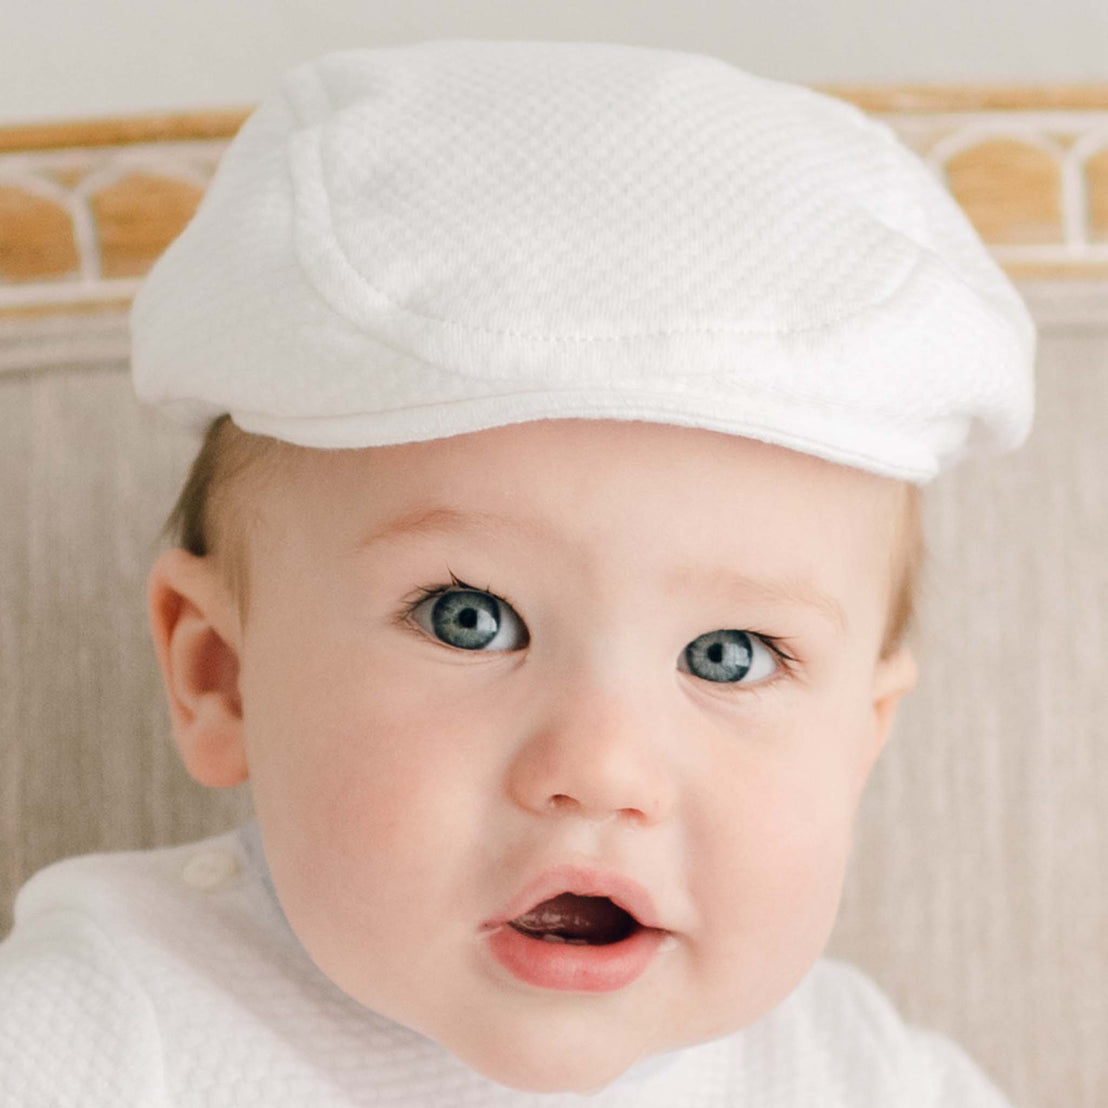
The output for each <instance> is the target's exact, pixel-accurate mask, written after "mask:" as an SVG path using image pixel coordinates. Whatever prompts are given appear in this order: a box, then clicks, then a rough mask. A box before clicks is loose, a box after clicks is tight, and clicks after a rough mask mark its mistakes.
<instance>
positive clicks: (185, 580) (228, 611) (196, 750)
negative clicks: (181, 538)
mask: <svg viewBox="0 0 1108 1108" xmlns="http://www.w3.org/2000/svg"><path fill="white" fill-rule="evenodd" d="M146 602H147V613H148V615H149V617H150V631H151V634H152V635H153V638H154V648H155V650H156V651H157V655H158V664H159V665H160V666H161V671H162V680H163V682H164V683H165V690H166V696H167V697H168V700H169V715H170V721H171V723H172V725H173V738H174V740H175V742H176V744H177V749H178V751H179V752H180V755H181V760H182V761H183V762H184V764H185V768H186V769H187V770H188V771H189V773H190V774H191V775H192V776H193V777H194V778H195V779H196V780H197V781H199V782H200V784H202V785H208V786H211V787H213V788H224V787H227V786H230V785H237V784H239V783H240V782H242V781H245V780H246V778H247V776H248V775H249V774H248V769H247V764H246V749H245V744H244V741H243V721H242V698H241V696H240V693H239V650H240V631H239V620H238V612H237V609H236V605H235V602H234V598H233V597H232V596H231V594H230V592H229V590H228V589H227V587H226V585H225V584H224V583H223V581H222V580H221V578H220V576H219V574H218V572H217V570H216V567H215V565H214V563H213V562H212V559H211V558H199V557H197V556H196V555H194V554H190V553H189V552H188V551H187V550H180V549H173V550H167V551H165V552H164V553H163V554H161V555H160V556H159V557H158V559H157V561H156V562H155V563H154V566H153V568H152V569H151V570H150V577H149V580H148V582H147V589H146Z"/></svg>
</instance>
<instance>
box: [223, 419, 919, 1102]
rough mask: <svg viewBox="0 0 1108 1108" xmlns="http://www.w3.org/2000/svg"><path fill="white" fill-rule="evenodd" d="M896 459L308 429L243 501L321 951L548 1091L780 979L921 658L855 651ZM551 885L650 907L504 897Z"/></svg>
mask: <svg viewBox="0 0 1108 1108" xmlns="http://www.w3.org/2000/svg"><path fill="white" fill-rule="evenodd" d="M900 491H901V490H900V488H899V486H897V485H896V484H895V483H894V482H891V481H886V480H884V479H881V478H878V477H873V476H869V475H866V474H863V473H861V472H860V471H855V470H850V469H846V468H842V467H838V466H835V465H832V464H830V463H826V462H822V461H819V460H816V459H813V458H810V457H806V456H803V455H800V454H796V453H793V452H791V451H788V450H784V449H781V448H778V447H772V446H767V445H764V444H761V443H756V442H753V441H750V440H745V439H740V438H735V437H732V436H727V435H723V434H716V433H713V432H707V431H701V430H693V429H686V428H678V427H673V426H665V425H657V424H644V423H615V422H592V421H581V420H573V421H556V422H545V423H528V424H521V425H517V426H511V427H503V428H498V429H495V430H492V431H484V432H480V433H476V434H471V435H464V436H460V437H457V438H452V439H446V440H440V441H435V442H429V443H417V444H408V445H403V446H398V447H389V448H379V449H374V450H365V451H342V452H324V451H313V452H306V454H305V458H304V463H303V465H302V466H300V467H299V468H298V470H297V472H296V473H295V474H294V476H293V477H292V479H291V481H290V482H289V483H288V484H287V485H284V486H282V489H281V493H280V495H275V494H274V493H273V492H272V491H270V492H268V493H266V494H265V495H264V496H263V497H262V499H261V502H260V513H261V515H260V520H261V522H260V529H259V531H258V532H257V535H256V537H255V538H254V540H253V541H252V546H251V551H252V553H251V590H252V591H251V602H250V612H249V618H248V621H247V625H246V628H245V631H244V632H243V638H242V641H241V643H240V644H239V646H240V666H241V669H240V681H241V685H240V689H241V696H242V703H243V708H244V712H243V715H244V725H243V741H244V744H245V753H246V758H247V761H248V764H249V772H250V778H251V782H252V789H253V793H254V797H255V802H256V808H257V815H258V820H259V823H260V827H261V831H262V836H263V839H264V843H265V847H266V853H267V855H268V858H269V861H270V864H271V867H272V873H273V880H274V883H275V886H276V889H277V893H278V895H279V897H280V900H281V902H282V904H283V906H284V909H285V912H286V914H287V916H288V919H289V921H290V923H291V925H292V927H293V929H294V931H295V932H296V934H297V936H298V937H299V939H300V940H301V942H302V943H303V945H304V947H305V948H306V949H307V951H308V952H309V954H310V956H311V957H312V959H313V960H314V961H315V962H316V964H317V965H318V966H319V968H320V969H321V970H322V971H323V972H324V973H325V974H326V975H327V976H328V977H329V978H331V979H332V980H333V981H334V982H335V983H336V984H338V985H339V986H340V987H341V988H342V989H343V990H345V991H346V992H347V993H348V994H350V995H351V996H353V997H354V998H356V999H357V1000H358V1001H360V1002H362V1003H363V1004H365V1005H367V1006H368V1007H370V1008H372V1009H375V1010H377V1011H379V1012H381V1013H384V1014H385V1015H387V1016H389V1017H391V1018H393V1019H395V1020H398V1021H399V1022H401V1023H403V1024H406V1025H407V1026H409V1027H411V1028H414V1029H416V1030H417V1031H420V1032H422V1033H424V1034H426V1035H428V1036H430V1037H432V1038H434V1039H436V1040H438V1041H439V1042H440V1043H442V1044H443V1045H444V1046H446V1047H447V1048H448V1049H449V1050H451V1051H452V1052H453V1053H455V1054H456V1055H458V1056H459V1057H460V1058H462V1059H463V1060H464V1061H465V1062H467V1063H468V1064H469V1065H471V1066H472V1067H473V1068H475V1069H477V1070H479V1071H481V1072H483V1073H484V1074H486V1075H487V1076H489V1077H491V1078H492V1079H494V1080H496V1081H499V1082H501V1083H503V1084H506V1085H510V1086H514V1087H517V1088H526V1089H535V1090H563V1089H572V1090H578V1091H580V1090H586V1089H591V1088H595V1087H597V1086H600V1085H602V1084H605V1083H607V1082H608V1081H610V1080H611V1079H613V1078H614V1077H615V1076H617V1075H618V1074H620V1073H621V1072H623V1071H624V1070H625V1069H626V1068H627V1067H628V1066H630V1065H631V1064H632V1063H634V1062H635V1061H636V1060H637V1059H639V1058H640V1057H642V1056H644V1055H649V1054H653V1053H657V1052H660V1051H665V1050H668V1049H672V1048H676V1047H678V1046H681V1045H685V1044H691V1043H695V1042H699V1041H703V1040H707V1039H710V1038H714V1037H717V1036H720V1035H723V1034H725V1033H728V1032H730V1031H733V1030H735V1029H737V1028H740V1027H742V1026H745V1025H747V1024H749V1023H751V1022H753V1021H754V1020H756V1019H757V1018H758V1017H760V1016H761V1015H763V1014H764V1013H766V1012H768V1011H769V1010H770V1009H771V1008H773V1007H774V1006H775V1005H776V1004H777V1003H778V1002H779V1001H781V1000H782V999H783V998H784V997H785V996H786V995H787V994H788V993H789V992H790V991H791V990H792V989H793V988H794V986H795V985H796V984H797V983H798V982H799V981H800V979H801V978H802V977H803V976H804V974H805V973H806V972H807V970H808V969H809V968H810V966H811V965H812V963H813V961H814V960H815V959H816V958H817V956H818V955H819V954H820V952H821V951H822V949H823V947H824V945H825V942H826V940H827V938H828V935H829V933H830V930H831V927H832V923H833V920H834V918H835V914H836V910H837V906H838V902H839V897H840V890H841V886H842V881H843V876H844V869H845V866H846V863H847V857H848V852H849V848H850V842H851V825H852V821H853V818H854V815H855V810H856V807H857V803H858V799H859V793H860V791H861V788H862V786H863V784H864V781H865V778H866V776H867V774H868V772H869V769H870V766H871V764H872V762H873V759H874V758H875V757H876V755H877V753H878V750H879V748H880V746H881V743H882V741H883V738H884V734H885V729H886V727H887V725H888V722H889V719H890V718H891V712H890V708H891V706H892V704H894V703H895V700H896V696H897V694H898V692H899V691H901V690H902V688H903V685H904V684H905V674H906V673H907V672H908V668H910V667H908V666H907V665H906V663H905V660H904V658H903V657H902V658H900V659H899V661H898V660H894V661H893V662H890V663H887V664H884V665H881V664H878V648H879V644H880V639H881V633H882V630H883V624H884V618H885V614H886V605H887V602H888V589H889V577H890V561H891V549H890V547H891V543H892V541H893V525H894V524H893V521H894V517H895V506H896V505H897V504H898V502H899V500H898V498H899V495H900ZM779 652H781V653H779ZM785 654H787V655H788V656H789V658H788V659H786V658H785V657H784V655H785ZM909 661H910V659H909ZM566 892H569V893H575V894H579V895H582V896H583V895H592V896H602V895H607V896H608V897H610V898H611V900H612V901H613V902H618V904H619V905H621V906H622V908H625V909H630V910H632V911H633V912H634V913H635V914H636V918H637V922H636V921H632V920H630V919H628V917H627V916H626V915H625V914H624V913H623V911H621V910H619V909H617V908H615V907H612V906H611V905H608V906H607V913H606V915H605V916H604V918H603V919H598V920H597V919H593V916H592V913H585V914H584V915H583V916H582V915H581V914H580V913H578V917H579V918H577V919H574V914H573V913H569V914H568V915H566V914H561V915H559V914H558V913H557V912H551V913H548V914H546V915H542V914H538V913H531V914H530V915H529V918H525V919H522V920H520V919H519V917H521V916H528V910H529V909H530V908H532V907H533V906H535V904H536V902H538V901H541V900H545V899H549V898H554V897H557V896H558V895H559V894H563V893H566ZM569 903H571V902H570V901H568V900H566V899H565V898H563V899H562V901H560V902H559V904H560V905H561V906H563V907H564V906H565V905H566V904H569ZM597 903H598V902H597V901H596V900H589V901H585V902H583V903H581V904H579V905H578V907H580V908H582V909H584V908H589V907H595V906H596V905H597ZM555 907H557V905H556V906H555ZM510 918H516V919H517V920H518V921H519V923H520V926H518V927H517V926H513V925H512V924H510V923H508V922H506V921H507V920H508V919H510ZM524 925H526V926H524ZM544 927H546V928H547V929H549V930H548V934H561V935H562V937H565V936H566V935H567V934H570V935H571V937H573V938H575V939H577V940H579V941H575V942H558V941H556V939H550V938H548V939H543V938H540V937H537V933H538V932H541V931H542V929H543V928H544ZM527 931H530V932H531V933H530V934H528V933H526V932H527ZM629 931H630V934H628V932H629ZM581 939H584V940H585V941H584V942H581V941H580V940H581ZM590 940H591V941H590ZM613 940H618V941H613Z"/></svg>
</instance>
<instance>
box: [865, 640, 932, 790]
mask: <svg viewBox="0 0 1108 1108" xmlns="http://www.w3.org/2000/svg"><path fill="white" fill-rule="evenodd" d="M918 678H919V667H918V666H917V665H916V656H915V655H914V654H913V653H912V651H911V649H910V648H909V647H908V646H906V645H903V644H902V645H901V646H899V647H897V649H896V651H895V652H894V653H892V654H890V655H889V656H888V657H886V658H881V659H879V660H878V662H877V665H876V666H875V667H874V671H873V716H872V728H873V730H872V732H871V736H870V743H869V748H868V749H867V751H866V752H865V757H864V764H863V766H862V767H861V770H862V778H861V779H862V781H863V782H864V781H865V779H866V778H867V777H868V776H869V771H870V770H871V769H872V768H873V764H874V762H876V761H877V757H878V755H879V754H880V753H881V751H882V750H883V749H884V747H885V743H886V742H887V741H888V739H889V735H890V734H891V733H892V729H893V721H894V720H895V719H896V709H897V707H898V706H899V704H900V698H901V697H902V696H903V695H904V694H905V693H906V692H910V691H911V690H912V689H913V688H915V685H916V681H917V680H918Z"/></svg>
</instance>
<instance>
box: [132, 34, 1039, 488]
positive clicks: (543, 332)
mask: <svg viewBox="0 0 1108 1108" xmlns="http://www.w3.org/2000/svg"><path fill="white" fill-rule="evenodd" d="M132 334H133V366H134V381H135V386H136V390H137V393H138V396H139V398H140V399H141V400H142V401H144V402H146V403H150V404H155V405H158V406H159V407H160V408H162V409H163V410H164V411H165V412H167V413H168V414H169V415H170V416H172V417H174V418H176V419H177V420H179V421H181V422H184V423H185V424H187V425H189V426H192V427H195V428H196V429H198V430H199V429H201V428H203V427H204V426H205V425H206V424H207V422H208V421H210V420H211V419H212V418H214V417H215V416H218V415H220V414H223V413H227V412H229V413H230V414H231V416H232V418H233V420H234V421H235V423H236V424H238V426H239V427H241V428H243V429H244V430H246V431H253V432H257V433H260V434H264V435H271V436H274V437H276V438H279V439H284V440H287V441H289V442H293V443H298V444H300V445H303V446H314V447H325V448H334V447H364V446H380V445H388V444H394V443H402V442H412V441H421V440H426V439H433V438H442V437H445V436H449V435H457V434H461V433H463V432H469V431H477V430H482V429H484V428H488V427H494V426H498V425H502V424H507V423H516V422H521V421H525V420H535V419H548V418H565V417H578V418H582V417H583V418H603V419H632V420H648V421H651V422H661V423H673V424H680V425H684V426H690V427H703V428H708V429H710V430H715V431H723V432H728V433H731V434H736V435H744V436H749V437H751V438H756V439H762V440H765V441H767V442H773V443H778V444H780V445H783V446H786V447H790V448H792V449H795V450H799V451H803V452H806V453H809V454H814V455H817V456H819V457H823V458H827V459H830V460H832V461H836V462H840V463H844V464H846V465H850V466H855V467H859V468H862V469H866V470H870V471H873V472H876V473H881V474H885V475H888V476H892V477H898V478H902V479H906V480H909V481H914V482H917V483H923V482H926V481H927V480H929V479H930V478H931V477H933V476H934V475H935V474H936V473H937V472H938V471H939V470H940V469H941V468H943V467H944V466H947V465H949V464H951V463H953V462H955V461H957V460H959V459H960V458H962V457H964V456H966V455H968V454H974V453H981V452H988V451H996V450H1005V449H1010V448H1012V447H1015V446H1017V445H1019V443H1020V442H1021V441H1022V440H1023V439H1024V438H1025V437H1026V434H1027V432H1028V429H1029V426H1030V421H1031V413H1032V407H1033V374H1032V369H1033V361H1034V352H1035V329H1034V325H1033V323H1032V321H1031V318H1030V316H1029V314H1028V312H1027V309H1026V308H1025V306H1024V304H1023V302H1022V301H1021V299H1020V297H1019V295H1018V294H1017V292H1016V291H1015V289H1014V288H1013V286H1012V284H1011V283H1010V282H1009V280H1008V279H1007V278H1006V277H1005V275H1004V274H1003V273H1002V271H1001V270H1000V268H999V267H998V266H997V264H996V263H995V262H994V261H993V259H992V258H991V256H990V255H989V253H988V251H987V250H986V248H985V247H984V245H983V244H982V243H981V241H980V240H979V238H978V237H977V235H976V234H975V232H974V230H973V228H972V227H971V225H970V224H969V222H968V220H967V219H966V218H965V216H964V215H963V213H962V212H961V210H960V209H959V208H958V206H957V204H956V203H955V202H954V201H953V199H952V198H951V197H950V196H949V194H948V193H947V192H946V190H945V189H944V188H943V187H942V185H941V184H940V182H939V181H938V180H937V179H936V178H935V177H934V175H933V174H932V173H931V172H930V171H929V170H928V169H927V168H926V167H925V166H924V165H923V163H922V162H921V161H920V160H919V159H918V158H917V157H916V156H915V155H914V154H913V153H911V152H910V151H909V150H907V149H906V148H905V147H904V146H902V145H901V144H900V143H899V141H898V140H897V139H896V137H895V135H894V134H893V132H892V131H891V129H890V128H889V127H887V126H886V125H885V124H883V123H881V122H879V121H876V120H874V119H871V118H870V117H868V116H867V115H866V114H865V113H864V112H862V111H861V110H859V109H857V108H855V107H853V106H851V105H848V104H846V103H844V102H842V101H839V100H836V99H834V98H832V97H829V96H825V95H821V94H819V93H816V92H813V91H811V90H810V89H807V88H804V87H800V86H795V85H789V84H784V83H781V82H778V81H772V80H767V79H764V78H760V77H756V76H752V75H751V74H749V73H745V72H743V71H742V70H740V69H736V68H735V67H734V66H731V65H729V64H726V63H724V62H722V61H720V60H718V59H715V58H710V57H703V56H699V55H695V54H688V53H680V52H675V51H668V50H656V49H648V48H643V47H632V46H619V45H612V44H604V43H577V42H572V43H571V42H484V41H481V42H478V41H433V42H427V43H421V44H417V45H413V46H403V47H393V48H385V49H373V50H354V51H344V52H341V53H337V54H331V55H328V56H326V57H324V58H322V59H321V60H319V61H316V62H312V63H309V64H305V65H301V66H299V67H297V68H295V69H293V70H292V71H291V72H290V73H288V75H287V76H286V77H285V79H284V81H283V83H282V85H281V87H280V89H279V91H277V92H276V93H275V94H274V95H273V96H271V97H270V98H269V99H267V100H266V101H265V102H264V103H262V105H261V106H260V107H259V108H258V109H257V111H255V112H254V113H253V115H252V116H251V117H250V118H249V119H248V120H247V121H246V123H245V124H244V125H243V127H242V129H241V130H240V132H239V134H238V135H237V136H236V137H235V139H234V140H233V141H232V142H231V143H230V145H229V146H228V148H227V151H226V153H225V154H224V156H223V159H222V162H221V163H220V166H219V168H218V170H217V172H216V174H215V176H214V178H213V179H212V182H211V185H210V187H209V188H208V191H207V193H206V195H205V197H204V199H203V201H202V203H201V204H200V207H199V209H198V211H197V213H196V216H195V217H194V219H193V220H192V222H191V223H190V224H189V225H188V227H187V228H186V229H185V231H184V232H183V233H182V234H181V236H180V237H179V238H178V239H177V240H176V241H175V242H174V243H173V244H172V245H171V246H170V247H169V249H168V250H167V251H166V252H165V254H164V255H163V256H162V258H161V259H160V260H159V261H158V262H157V264H156V265H155V266H154V268H153V270H152V271H151V273H150V275H149V277H148V278H147V280H146V282H145V284H144V285H143V287H142V288H141V289H140V291H139V294H138V296H137V298H136V300H135V304H134V309H133V313H132Z"/></svg>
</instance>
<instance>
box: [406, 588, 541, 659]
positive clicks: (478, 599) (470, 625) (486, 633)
mask: <svg viewBox="0 0 1108 1108" xmlns="http://www.w3.org/2000/svg"><path fill="white" fill-rule="evenodd" d="M428 608H430V611H426V609H428ZM411 615H412V618H413V619H414V620H415V621H416V623H418V624H419V626H420V627H422V628H423V629H424V630H425V631H427V632H428V633H429V634H431V635H434V636H435V638H437V639H440V640H441V641H442V642H444V643H446V644H447V646H454V647H457V648H458V649H460V650H484V649H486V648H490V649H493V650H518V649H519V648H520V647H521V646H526V645H527V629H526V628H525V627H524V626H523V622H522V621H521V620H520V618H519V616H517V615H516V613H515V612H514V611H513V610H512V608H511V606H510V605H508V604H505V603H504V601H503V600H498V599H497V598H496V597H495V596H493V595H491V594H490V593H487V592H480V591H478V590H476V589H473V590H470V589H453V590H451V591H450V592H444V593H440V594H439V595H437V596H429V597H428V598H427V599H426V600H424V601H422V602H421V603H419V604H417V605H416V606H415V607H414V608H413V609H412V612H411ZM505 639H506V640H507V642H505V641H503V640H505Z"/></svg>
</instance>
